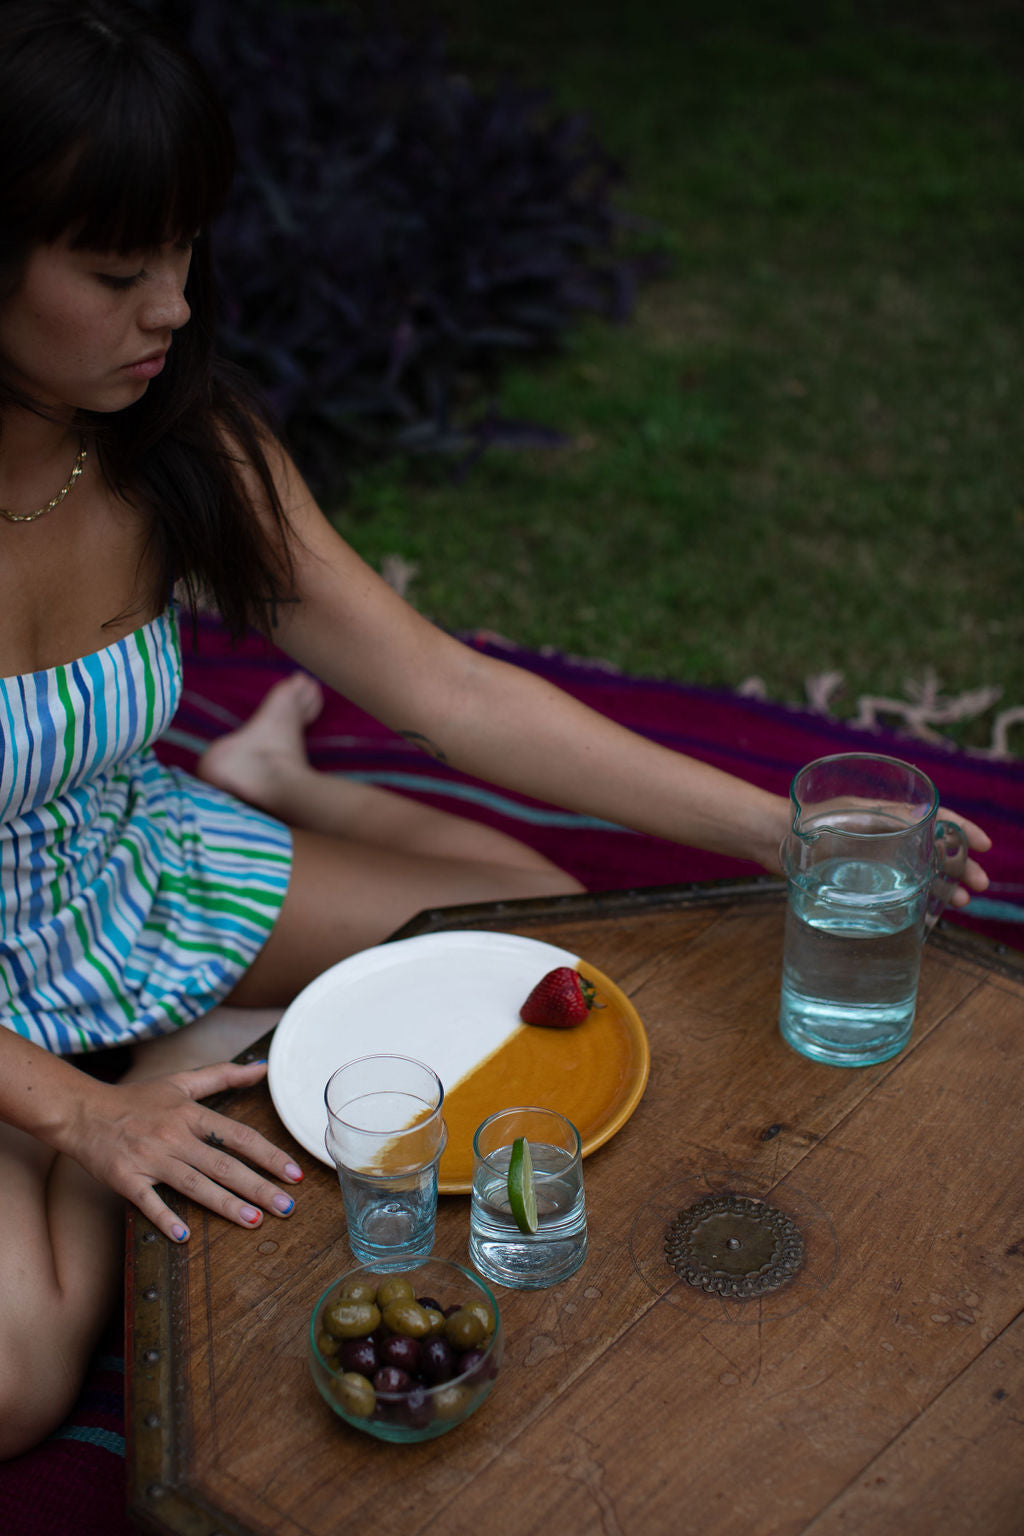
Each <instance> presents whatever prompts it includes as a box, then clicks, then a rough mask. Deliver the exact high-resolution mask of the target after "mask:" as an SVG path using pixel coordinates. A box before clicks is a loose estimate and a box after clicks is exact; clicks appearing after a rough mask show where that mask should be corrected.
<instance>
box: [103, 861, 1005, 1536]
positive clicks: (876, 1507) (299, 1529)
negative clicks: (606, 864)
mask: <svg viewBox="0 0 1024 1536" xmlns="http://www.w3.org/2000/svg"><path fill="white" fill-rule="evenodd" d="M782 917H783V904H782V897H781V893H780V891H779V889H778V888H777V887H776V886H774V885H773V884H771V883H766V882H755V883H754V884H753V885H752V886H735V885H731V886H714V887H678V888H662V889H660V890H657V891H653V892H643V891H639V892H634V893H627V894H625V895H624V894H621V893H619V894H612V895H609V896H606V897H596V898H588V897H568V898H563V899H561V900H559V901H556V902H544V903H514V904H508V905H505V906H503V907H499V908H482V907H476V908H463V909H461V910H459V911H453V912H448V913H434V914H426V915H425V916H424V918H423V919H421V920H418V922H417V924H415V925H411V926H410V928H407V929H405V930H403V935H402V936H405V935H407V934H408V933H410V932H412V931H417V932H424V931H430V930H432V929H435V928H442V927H476V928H495V929H501V930H505V931H508V932H512V933H521V934H527V935H531V936H534V937H542V938H544V939H548V940H551V941H553V942H555V943H558V944H562V945H564V946H566V947H567V948H569V949H571V950H573V951H574V952H575V953H578V954H581V955H583V956H585V957H586V958H588V959H590V960H592V961H593V963H594V964H596V965H598V966H599V967H600V968H601V969H602V970H603V971H605V972H606V974H608V975H609V976H611V977H613V978H614V979H615V980H616V981H617V982H618V983H619V985H620V986H621V987H622V988H623V989H624V990H625V991H626V992H627V993H628V994H629V996H630V997H631V998H632V999H633V1001H634V1003H635V1005H636V1007H637V1009H638V1010H639V1012H640V1015H641V1017H642V1018H643V1020H644V1022H645V1025H646V1028H647V1032H648V1035H649V1037H650V1044H651V1053H652V1067H651V1077H650V1083H649V1086H648V1090H647V1093H646V1096H645V1098H644V1099H643V1101H642V1103H641V1104H640V1106H639V1108H638V1109H637V1111H636V1113H635V1114H634V1115H633V1117H632V1119H631V1120H630V1121H629V1122H628V1124H627V1125H626V1126H625V1127H624V1128H623V1129H622V1130H621V1131H620V1132H619V1133H618V1135H616V1136H615V1137H614V1138H613V1139H612V1140H611V1141H610V1142H609V1143H608V1144H607V1145H606V1146H604V1147H603V1148H601V1149H600V1150H599V1151H597V1152H596V1153H594V1154H593V1156H592V1157H590V1158H589V1159H588V1160H587V1163H586V1165H585V1175H586V1187H587V1202H588V1210H589V1231H590V1253H589V1257H588V1259H587V1262H586V1263H585V1264H584V1266H583V1268H582V1269H581V1270H580V1271H578V1273H577V1274H576V1275H574V1276H573V1277H572V1278H571V1279H570V1280H568V1281H566V1282H564V1283H563V1284H561V1285H558V1286H556V1287H553V1288H552V1289H550V1290H547V1291H539V1292H513V1291H499V1293H498V1294H499V1297H500V1303H501V1308H502V1315H503V1318H504V1321H505V1325H506V1329H507V1345H506V1360H505V1365H504V1368H503V1370H502V1373H501V1375H500V1376H499V1378H498V1381H497V1383H496V1385H495V1388H494V1391H493V1393H492V1394H491V1397H490V1398H489V1399H488V1401H487V1403H486V1404H485V1405H484V1407H483V1408H482V1409H481V1410H480V1412H479V1413H478V1414H477V1415H476V1416H475V1417H474V1418H473V1419H471V1420H470V1421H469V1422H468V1423H467V1424H465V1425H463V1426H461V1427H460V1428H459V1429H457V1430H455V1431H454V1432H452V1433H451V1434H449V1435H446V1436H444V1437H443V1438H441V1439H439V1440H435V1441H432V1442H429V1443H427V1444H425V1445H419V1446H412V1447H401V1446H391V1445H386V1444H382V1443H380V1442H377V1441H375V1440H373V1439H371V1438H370V1437H368V1436H366V1435H363V1434H360V1433H358V1432H356V1431H354V1430H349V1429H347V1428H346V1427H345V1426H343V1425H342V1424H341V1423H340V1422H339V1421H338V1420H337V1419H335V1418H334V1417H333V1415H332V1414H331V1413H330V1412H329V1410H328V1409H327V1408H326V1406H325V1405H324V1403H323V1402H322V1400H321V1399H320V1397H319V1396H318V1394H317V1392H316V1391H315V1389H314V1387H313V1384H312V1380H311V1378H310V1375H309V1369H308V1366H307V1362H306V1329H307V1324H308V1318H309V1313H310V1310H311V1307H312V1304H313V1302H314V1300H315V1298H316V1297H317V1296H318V1295H319V1293H320V1291H321V1290H322V1289H323V1288H324V1287H325V1286H326V1285H327V1284H329V1283H330V1281H331V1280H332V1279H333V1278H334V1277H335V1276H336V1275H338V1274H340V1273H342V1272H343V1271H344V1270H345V1269H346V1268H347V1267H349V1265H350V1257H349V1252H348V1245H347V1242H346V1239H345V1235H344V1221H343V1217H342V1207H341V1200H340V1195H339V1192H338V1188H337V1183H336V1179H335V1177H334V1175H333V1173H329V1172H328V1170H327V1169H326V1168H322V1167H320V1166H319V1165H313V1166H310V1165H311V1161H312V1160H311V1159H310V1158H309V1157H308V1156H306V1155H305V1154H302V1153H301V1149H296V1150H299V1151H300V1158H301V1161H302V1163H303V1165H304V1166H305V1167H306V1168H307V1169H308V1172H307V1177H306V1181H305V1184H304V1186H303V1190H302V1196H301V1207H300V1209H299V1211H297V1213H296V1214H295V1216H294V1217H292V1218H291V1219H290V1220H289V1221H288V1222H287V1223H285V1222H275V1221H267V1222H266V1223H265V1224H264V1226H263V1228H262V1230H261V1231H260V1232H259V1233H256V1234H253V1233H245V1232H243V1231H241V1230H240V1229H239V1228H236V1227H233V1226H229V1225H228V1224H226V1223H224V1222H222V1221H219V1220H217V1219H216V1218H214V1217H212V1216H210V1217H208V1216H207V1215H206V1213H204V1212H203V1211H201V1210H199V1209H197V1208H194V1207H191V1208H183V1209H184V1214H185V1216H186V1219H187V1220H188V1222H189V1224H190V1226H191V1227H192V1231H193V1238H192V1242H191V1244H190V1245H189V1247H188V1249H187V1250H186V1251H182V1250H180V1249H176V1248H174V1247H172V1245H171V1244H169V1243H166V1242H164V1241H163V1240H162V1239H160V1238H159V1237H157V1236H156V1235H155V1234H154V1233H153V1231H152V1229H151V1228H150V1227H148V1225H147V1223H146V1222H145V1221H144V1220H143V1219H142V1218H138V1219H136V1220H135V1221H134V1223H133V1224H132V1231H131V1234H130V1250H129V1257H130V1263H129V1270H130V1282H131V1283H130V1296H129V1307H130V1315H131V1345H132V1347H131V1352H130V1361H129V1373H130V1449H129V1461H130V1470H131V1479H132V1487H131V1500H132V1513H133V1516H134V1518H135V1519H136V1520H137V1521H138V1523H139V1524H140V1525H141V1526H142V1528H143V1529H145V1530H150V1531H154V1532H175V1533H189V1536H211V1533H214V1532H221V1533H224V1536H229V1533H242V1532H244V1533H260V1536H264V1533H273V1536H326V1533H334V1532H342V1531H345V1532H349V1531H353V1532H358V1533H359V1536H418V1533H421V1532H426V1531H427V1530H435V1529H436V1530H440V1531H443V1532H445V1536H460V1533H465V1536H479V1533H481V1532H489V1533H492V1536H534V1533H536V1536H541V1533H544V1536H547V1533H549V1532H562V1533H566V1536H576V1533H583V1532H587V1533H589V1532H594V1533H601V1536H662V1533H663V1536H688V1533H690V1532H694V1533H696V1532H700V1533H701V1536H713V1533H722V1536H761V1533H763V1536H787V1533H796V1532H802V1533H807V1536H840V1533H850V1532H857V1533H865V1536H917V1533H920V1536H936V1533H941V1536H964V1533H968V1532H970V1533H977V1536H1020V1533H1021V1532H1022V1531H1024V1311H1022V1306H1024V1111H1022V1099H1024V1093H1022V1086H1024V1069H1022V1055H1024V964H1022V957H1021V956H1018V955H1014V954H1011V953H1007V952H1002V951H998V950H996V949H995V948H993V947H989V946H985V945H983V944H980V943H979V942H978V941H977V940H972V939H970V938H968V937H967V936H966V935H965V934H964V933H962V932H956V931H954V930H950V929H944V928H943V927H942V926H941V925H940V928H939V929H938V931H937V932H936V933H935V934H934V935H933V937H932V938H931V939H930V940H929V943H928V945H927V946H926V950H925V959H924V964H923V969H922V981H921V994H920V1004H919V1012H918V1021H917V1024H916V1026H915V1034H914V1038H913V1041H912V1043H911V1045H910V1047H909V1048H908V1049H907V1050H906V1051H905V1052H904V1053H903V1054H902V1055H901V1056H899V1057H898V1058H897V1059H895V1060H894V1061H889V1062H886V1063H884V1064H883V1065H881V1066H875V1067H866V1068H861V1069H859V1070H855V1071H850V1070H839V1069H835V1068H830V1067H824V1066H820V1065H816V1064H814V1063H811V1062H809V1061H805V1060H804V1059H803V1058H801V1057H800V1056H798V1055H796V1054H794V1053H793V1052H791V1051H790V1050H789V1049H788V1048H787V1047H786V1046H784V1045H783V1044H782V1042H781V1040H780V1039H779V1036H778V1032H777V1029H776V1022H775V1021H776V1011H777V1000H778V991H779V959H780V955H781V948H782ZM260 1054H265V1052H261V1053H260ZM227 1112H229V1113H231V1114H233V1115H237V1116H238V1117H239V1118H244V1119H246V1120H247V1121H249V1123H250V1124H252V1125H255V1126H257V1127H258V1128H259V1129H261V1130H262V1131H264V1132H265V1134H267V1135H268V1136H271V1137H272V1138H274V1139H275V1140H277V1142H278V1143H279V1144H281V1145H286V1146H287V1145H288V1144H289V1143H288V1137H287V1135H286V1134H285V1133H284V1132H283V1131H282V1130H281V1128H280V1126H279V1125H278V1123H277V1121H276V1117H275V1116H274V1113H273V1109H272V1107H271V1104H270V1100H269V1096H268V1094H267V1092H266V1090H265V1088H263V1087H261V1088H259V1089H256V1090H251V1091H248V1092H246V1093H243V1094H238V1095H235V1096H234V1097H233V1099H232V1100H231V1101H229V1104H228V1106H227ZM710 1190H731V1191H735V1192H737V1193H740V1194H754V1195H757V1196H759V1197H760V1196H763V1197H766V1198H767V1199H768V1200H769V1201H770V1202H771V1203H772V1204H773V1205H775V1206H777V1207H778V1208H779V1209H780V1210H782V1211H783V1212H784V1213H786V1214H787V1215H789V1216H790V1217H791V1218H792V1219H793V1220H794V1221H795V1222H796V1223H797V1225H798V1226H799V1228H800V1229H801V1231H802V1234H803V1238H804V1242H805V1247H806V1257H805V1262H804V1266H803V1268H802V1270H801V1271H800V1272H799V1274H798V1275H797V1276H796V1278H795V1279H793V1280H792V1281H790V1282H789V1284H788V1285H786V1286H784V1287H782V1288H781V1289H780V1290H778V1291H776V1292H774V1293H773V1294H771V1295H768V1296H765V1297H763V1298H761V1299H760V1300H751V1301H737V1300H723V1299H722V1298H718V1297H713V1296H707V1295H705V1294H704V1293H703V1292H702V1291H699V1290H695V1289H694V1288H692V1287H690V1286H688V1285H686V1284H685V1283H684V1282H683V1281H681V1280H679V1279H678V1278H677V1277H676V1275H675V1273H674V1271H673V1270H671V1269H670V1268H669V1267H668V1265H667V1263H666V1261H665V1258H664V1255H663V1252H662V1244H663V1237H664V1230H665V1226H666V1223H667V1222H668V1221H670V1220H671V1219H672V1218H673V1217H674V1215H675V1213H676V1212H677V1210H678V1209H679V1208H680V1207H682V1206H685V1205H688V1204H690V1203H692V1201H693V1200H694V1199H696V1198H699V1197H700V1196H701V1195H702V1194H704V1193H706V1192H708V1191H710ZM440 1204H441V1208H440V1211H439V1215H438V1227H437V1250H438V1252H439V1253H440V1254H442V1255H444V1256H447V1257H451V1258H460V1259H463V1260H464V1259H465V1252H466V1239H467V1231H468V1197H466V1196H450V1197H447V1198H443V1199H442V1200H441V1203H440Z"/></svg>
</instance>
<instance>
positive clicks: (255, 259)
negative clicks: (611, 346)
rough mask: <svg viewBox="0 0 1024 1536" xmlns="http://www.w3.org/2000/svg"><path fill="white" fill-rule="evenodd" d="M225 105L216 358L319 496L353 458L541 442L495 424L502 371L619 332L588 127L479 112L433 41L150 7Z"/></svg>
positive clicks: (204, 3)
mask: <svg viewBox="0 0 1024 1536" xmlns="http://www.w3.org/2000/svg"><path fill="white" fill-rule="evenodd" d="M150 9H151V10H153V11H155V12H157V13H158V14H159V15H161V16H162V17H163V19H165V20H166V21H168V22H170V23H171V24H173V25H175V26H177V27H178V28H179V29H183V30H184V31H185V32H186V35H187V37H188V39H189V41H190V43H191V45H192V47H193V49H194V51H195V52H196V53H197V54H198V56H199V57H200V59H201V60H202V61H203V63H204V64H205V66H206V68H207V70H208V72H209V73H210V75H211V77H212V78H213V80H214V81H215V83H216V85H217V86H218V88H219V90H220V91H221V93H222V95H223V96H224V98H225V100H226V103H227V106H228V108H229V111H230V113H231V117H232V121H233V123H234V128H235V133H236V135H237V139H238V146H239V165H240V170H239V175H238V178H237V181H236V184H235V189H234V192H233V194H232V199H231V203H230V206H229V208H228V211H227V213H226V215H225V216H224V218H223V219H222V220H221V221H220V224H219V226H218V229H217V232H216V242H217V253H218V257H217V259H218V269H219V274H220V284H221V311H222V330H221V344H222V347H223V348H224V350H225V351H226V352H227V353H228V354H229V355H230V356H232V357H234V358H235V359H236V360H238V361H240V362H242V363H244V364H245V365H246V366H247V367H248V368H249V369H250V370H251V371H252V372H253V373H254V374H255V376H256V377H257V378H258V379H259V380H260V382H261V383H262V384H263V386H264V388H265V390H266V392H267V394H268V397H269V399H270V401H271V403H272V405H273V406H274V407H275V409H276V411H277V414H278V417H279V420H280V422H281V424H282V426H283V427H284V428H285V429H286V430H287V432H288V435H289V438H290V440H291V443H292V445H293V447H294V449H295V450H296V452H297V453H298V455H299V457H300V459H301V460H302V461H303V465H304V468H305V469H306V471H307V472H308V473H310V474H311V475H312V476H313V478H314V479H316V480H320V481H324V482H329V481H330V479H331V478H334V479H337V477H338V471H339V464H338V460H339V447H340V445H341V444H342V442H344V443H345V445H346V448H347V449H348V451H349V454H351V452H352V451H353V450H362V451H365V452H367V453H371V454H381V453H387V452H395V451H399V452H401V451H404V452H413V451H418V452H423V451H434V452H438V451H440V452H454V453H457V454H459V455H460V456H461V457H462V458H463V459H465V457H466V456H467V455H471V454H472V453H474V452H477V451H479V450H480V448H481V447H483V446H485V445H486V444H487V443H490V442H495V441H502V440H507V441H509V442H511V443H522V442H524V441H525V442H530V441H533V442H551V441H552V440H553V439H554V440H557V434H553V433H552V432H551V431H550V430H548V431H546V432H545V431H542V430H541V429H539V428H536V429H535V428H532V427H531V426H530V424H529V423H523V422H514V423H513V422H505V421H503V420H502V419H501V418H500V417H499V416H497V415H496V414H495V412H494V409H493V399H492V395H493V387H494V384H495V380H496V378H497V376H498V373H499V371H500V368H501V365H502V363H503V361H504V360H506V359H508V358H510V357H512V356H520V357H521V356H522V355H524V354H529V353H542V352H544V351H548V350H551V349H553V348H554V347H556V346H557V344H558V342H559V339H560V337H561V336H562V334H563V333H564V332H565V330H566V328H567V326H569V325H570V324H571V323H572V321H573V319H574V318H575V317H576V316H577V315H579V314H580V313H581V312H590V313H596V314H598V315H602V316H606V317H608V318H610V319H622V318H625V317H626V316H627V315H628V314H629V312H630V310H631V307H632V302H633V291H634V286H635V283H636V281H637V279H638V277H639V276H640V275H642V271H643V265H644V264H643V262H642V261H640V260H638V259H630V258H629V257H627V256H625V255H623V254H621V253H620V252H619V250H618V248H617V247H618V244H619V236H620V233H621V228H622V221H621V219H620V218H619V216H618V215H617V214H616V212H615V210H614V209H613V207H612V204H611V202H610V196H609V194H610V189H611V187H612V185H613V183H614V182H615V181H616V180H617V179H618V176H619V171H618V167H617V166H616V165H615V163H614V162H613V161H612V160H611V158H610V157H609V156H608V155H607V154H606V153H605V152H604V151H603V150H602V148H601V147H600V145H599V144H598V143H597V142H596V140H595V139H594V137H593V135H592V134H591V133H590V131H589V130H588V129H587V127H586V126H585V124H584V123H583V122H582V121H581V120H579V119H576V118H566V117H559V116H557V115H555V114H554V113H553V112H552V111H551V109H550V105H549V102H548V99H547V98H546V97H545V96H544V95H542V94H539V93H531V92H527V91H524V90H522V89H520V88H517V87H513V86H511V85H505V86H502V87H500V88H498V89H495V90H493V91H487V92H484V91H479V90H476V89H474V87H473V86H472V85H471V84H470V83H468V82H467V81H466V80H465V79H464V78H463V77H461V76H460V75H458V74H456V73H454V72H452V71H451V69H450V68H449V66H448V64H447V63H446V58H445V52H444V47H443V44H442V41H441V39H440V38H439V36H438V35H437V34H436V33H434V34H431V35H429V36H425V37H418V38H415V39H414V38H411V37H408V36H403V35H402V34H401V33H399V32H398V31H396V30H395V29H394V27H392V26H388V25H385V24H380V25H375V24H362V25H359V26H354V25H353V24H352V22H351V20H350V19H349V18H348V17H347V16H346V15H343V14H342V13H341V12H339V11H334V10H331V9H327V8H317V9H312V8H308V7H305V8H292V7H289V8H287V9H286V8H283V7H281V6H279V5H278V4H275V3H274V0H241V3H239V0H233V3H228V0H150Z"/></svg>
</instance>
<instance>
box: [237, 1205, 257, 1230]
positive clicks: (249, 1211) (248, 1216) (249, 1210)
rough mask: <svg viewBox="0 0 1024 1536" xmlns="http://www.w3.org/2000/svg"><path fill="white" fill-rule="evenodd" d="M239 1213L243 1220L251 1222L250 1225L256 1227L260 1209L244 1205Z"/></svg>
mask: <svg viewBox="0 0 1024 1536" xmlns="http://www.w3.org/2000/svg"><path fill="white" fill-rule="evenodd" d="M238 1214H239V1216H241V1218H242V1220H243V1221H247V1222H248V1223H249V1225H250V1227H254V1226H255V1225H256V1223H257V1222H258V1221H259V1219H260V1213H259V1211H256V1210H254V1209H253V1207H252V1206H251V1205H243V1206H242V1209H241V1210H240V1211H239V1213H238Z"/></svg>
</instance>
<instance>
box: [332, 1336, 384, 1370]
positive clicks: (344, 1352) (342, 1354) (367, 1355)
mask: <svg viewBox="0 0 1024 1536" xmlns="http://www.w3.org/2000/svg"><path fill="white" fill-rule="evenodd" d="M338 1357H339V1359H340V1360H341V1368H342V1370H343V1371H358V1372H359V1374H360V1376H372V1375H373V1373H374V1371H375V1370H376V1369H377V1366H378V1365H379V1363H380V1362H379V1360H378V1358H377V1351H376V1349H375V1348H374V1345H373V1342H372V1341H371V1340H370V1339H346V1340H345V1341H344V1343H343V1344H342V1346H341V1349H340V1350H339V1351H338Z"/></svg>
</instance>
